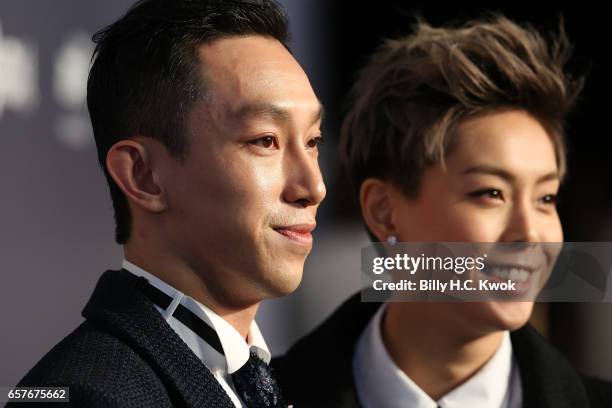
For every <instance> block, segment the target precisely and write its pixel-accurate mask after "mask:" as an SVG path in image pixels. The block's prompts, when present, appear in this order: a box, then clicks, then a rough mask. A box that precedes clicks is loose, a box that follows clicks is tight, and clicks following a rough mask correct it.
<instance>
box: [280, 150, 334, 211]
mask: <svg viewBox="0 0 612 408" xmlns="http://www.w3.org/2000/svg"><path fill="white" fill-rule="evenodd" d="M284 167H285V175H286V183H285V188H284V191H283V198H284V200H285V201H287V202H288V203H291V204H295V205H298V206H300V207H302V208H306V207H309V206H316V205H319V204H320V203H321V201H323V199H324V198H325V194H326V189H325V183H324V182H323V176H322V175H321V170H320V169H319V163H318V160H317V158H316V157H313V156H311V155H310V154H309V153H308V152H307V151H301V152H298V153H296V154H292V155H288V157H287V158H286V160H285V166H284Z"/></svg>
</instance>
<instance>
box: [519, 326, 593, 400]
mask: <svg viewBox="0 0 612 408" xmlns="http://www.w3.org/2000/svg"><path fill="white" fill-rule="evenodd" d="M510 337H511V339H512V350H513V352H514V355H515V356H516V360H517V362H518V366H519V371H520V373H521V384H522V387H523V407H524V408H553V407H554V408H571V407H589V406H590V403H589V399H588V396H587V393H586V390H585V388H584V386H583V383H582V379H581V377H580V376H579V375H578V373H577V372H576V371H575V370H574V369H573V368H572V367H571V366H570V365H569V363H568V362H567V361H566V360H565V358H564V357H563V356H562V355H561V354H560V353H559V352H558V351H557V350H555V349H554V348H553V347H551V346H550V345H549V344H548V343H547V342H546V340H544V338H542V336H540V334H539V333H538V332H537V331H536V330H535V329H534V328H533V327H532V326H531V325H526V326H524V327H522V328H521V329H519V330H516V331H514V332H512V333H511V334H510Z"/></svg>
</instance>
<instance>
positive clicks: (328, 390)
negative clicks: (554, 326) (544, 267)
mask: <svg viewBox="0 0 612 408" xmlns="http://www.w3.org/2000/svg"><path fill="white" fill-rule="evenodd" d="M379 306H380V303H361V301H360V294H359V293H358V294H356V295H355V296H353V297H352V298H350V299H349V300H348V301H346V302H345V303H344V304H343V305H342V306H340V308H339V309H338V310H336V312H334V313H333V314H332V316H331V317H330V318H328V319H327V320H326V321H325V322H323V324H321V325H320V326H319V327H318V328H317V329H315V330H314V332H312V333H311V334H309V335H308V336H306V337H305V338H303V339H302V340H300V341H299V342H298V343H296V344H295V345H294V346H293V347H292V348H291V349H290V350H289V351H288V352H287V354H285V355H284V356H282V357H280V358H277V359H275V360H274V361H273V362H272V365H273V367H274V368H275V369H276V370H277V371H276V373H277V377H278V378H279V381H280V384H281V387H282V388H283V390H284V393H285V395H286V396H287V398H288V401H289V403H293V404H294V406H295V408H302V407H317V408H326V407H330V408H331V407H334V408H349V407H359V406H360V404H359V402H358V398H357V395H356V393H355V383H354V381H353V375H352V359H353V350H354V347H355V344H356V341H357V339H358V338H359V336H360V335H361V333H362V332H363V330H364V329H365V327H366V325H367V323H368V322H369V321H370V319H371V318H372V316H373V315H374V313H375V312H376V310H377V309H378V307H379ZM510 338H511V341H512V348H513V352H514V353H515V356H516V358H517V361H518V365H519V370H520V373H521V382H522V386H523V406H524V408H588V407H593V408H595V407H597V408H600V407H601V408H604V407H605V408H612V385H611V384H609V383H607V382H604V381H601V380H596V379H593V378H589V377H581V376H580V375H578V374H577V373H576V372H575V371H574V369H573V368H572V367H571V366H570V365H569V363H567V362H566V361H565V359H564V358H563V357H562V356H561V355H560V354H559V353H558V352H557V351H556V350H555V349H553V348H552V346H550V345H549V344H548V343H547V342H546V340H544V339H543V338H542V337H541V336H540V335H539V334H538V333H537V332H536V331H535V329H533V328H532V327H531V326H529V325H527V326H525V327H523V328H521V329H519V330H517V331H515V332H512V333H511V334H510ZM466 408H480V407H466Z"/></svg>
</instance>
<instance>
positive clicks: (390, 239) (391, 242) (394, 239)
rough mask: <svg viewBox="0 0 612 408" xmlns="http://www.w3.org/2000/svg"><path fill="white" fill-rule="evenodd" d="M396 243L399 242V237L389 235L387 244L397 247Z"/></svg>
mask: <svg viewBox="0 0 612 408" xmlns="http://www.w3.org/2000/svg"><path fill="white" fill-rule="evenodd" d="M396 242H397V237H396V236H395V235H389V237H388V238H387V243H388V244H389V245H391V246H393V245H395V243H396Z"/></svg>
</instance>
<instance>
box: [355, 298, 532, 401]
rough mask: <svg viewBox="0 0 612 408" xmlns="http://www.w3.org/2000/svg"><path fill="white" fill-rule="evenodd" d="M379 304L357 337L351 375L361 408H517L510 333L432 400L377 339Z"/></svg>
mask: <svg viewBox="0 0 612 408" xmlns="http://www.w3.org/2000/svg"><path fill="white" fill-rule="evenodd" d="M386 306H387V304H384V305H383V306H381V307H380V308H379V309H378V311H377V312H376V314H375V315H374V317H373V318H372V319H371V320H370V322H369V323H368V326H367V327H366V329H365V330H364V332H363V333H362V334H361V336H360V338H359V340H358V341H357V345H356V347H355V352H354V355H353V376H354V379H355V386H356V389H357V395H358V397H359V401H360V402H361V404H362V405H363V407H364V408H400V407H411V408H412V407H414V408H436V407H441V408H520V407H521V406H522V390H521V378H520V374H519V371H518V366H517V364H516V362H515V360H514V358H513V355H512V343H511V342H510V333H508V332H506V333H505V334H504V337H503V340H502V342H501V345H500V346H499V348H498V350H497V351H496V352H495V354H494V355H493V357H491V358H490V359H489V361H488V362H487V363H486V364H485V365H484V366H483V367H482V368H481V369H480V370H479V371H478V372H477V373H476V374H474V375H473V376H472V377H471V378H470V379H468V380H467V381H466V382H464V383H463V384H461V385H459V386H458V387H456V388H455V389H453V390H452V391H450V392H449V393H448V394H446V395H444V396H443V397H442V398H441V399H439V400H438V401H434V400H433V399H432V398H431V397H430V396H429V395H427V393H425V391H423V390H422V389H421V388H420V387H419V386H418V385H417V384H415V383H414V381H412V380H411V379H410V378H409V377H408V376H407V375H406V374H405V373H404V372H403V371H402V370H401V369H400V368H399V367H398V366H397V365H396V364H395V362H394V361H393V360H392V359H391V357H390V356H389V353H388V352H387V349H386V348H385V345H384V343H383V340H382V335H381V321H382V316H383V314H384V311H385V310H386Z"/></svg>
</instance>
